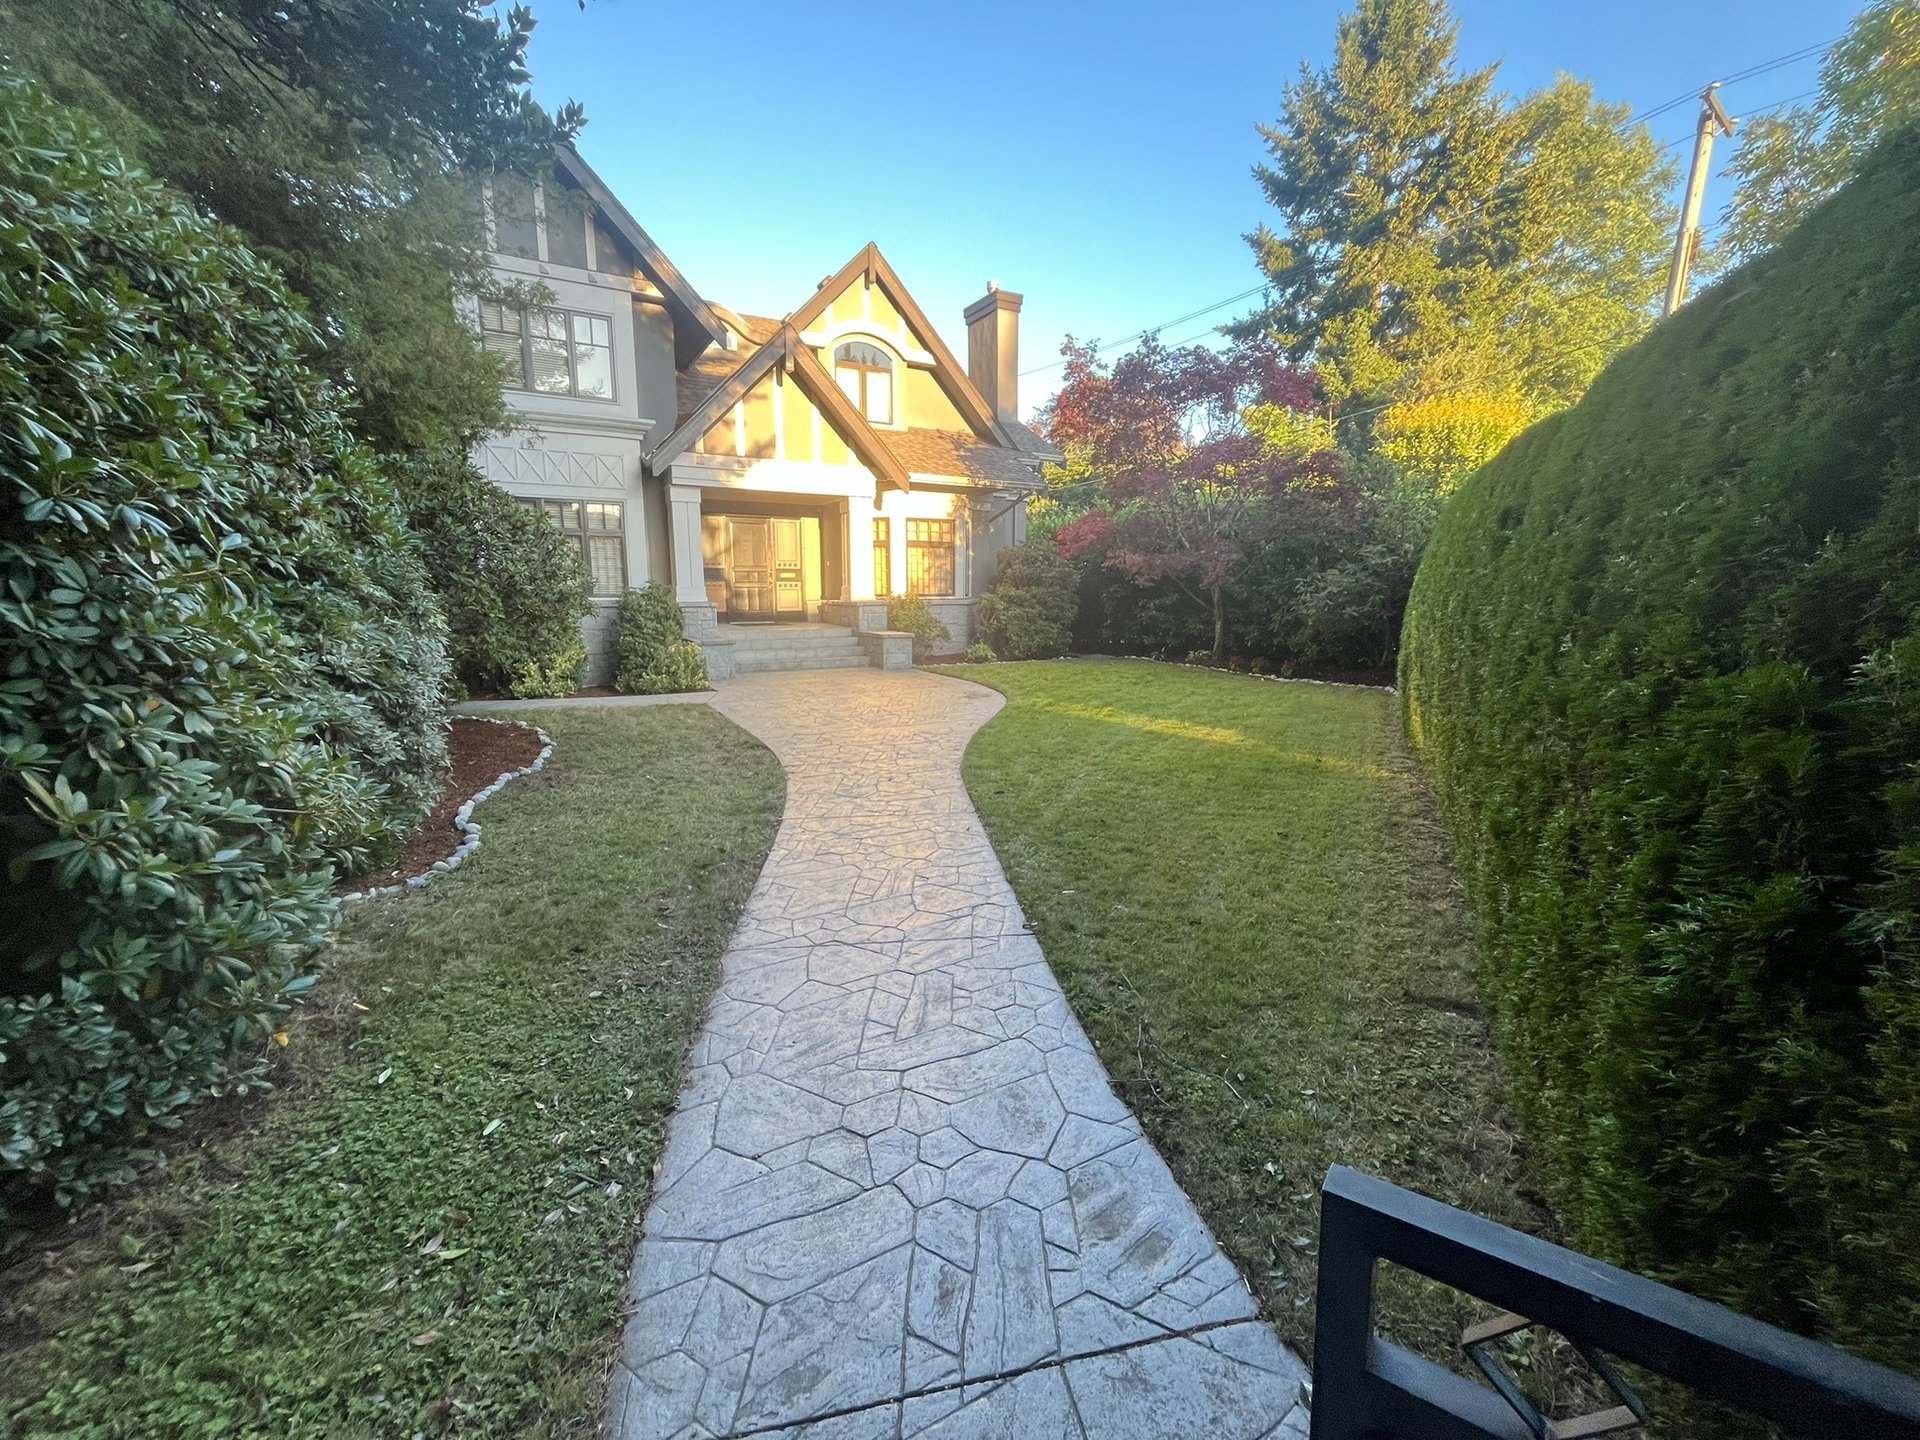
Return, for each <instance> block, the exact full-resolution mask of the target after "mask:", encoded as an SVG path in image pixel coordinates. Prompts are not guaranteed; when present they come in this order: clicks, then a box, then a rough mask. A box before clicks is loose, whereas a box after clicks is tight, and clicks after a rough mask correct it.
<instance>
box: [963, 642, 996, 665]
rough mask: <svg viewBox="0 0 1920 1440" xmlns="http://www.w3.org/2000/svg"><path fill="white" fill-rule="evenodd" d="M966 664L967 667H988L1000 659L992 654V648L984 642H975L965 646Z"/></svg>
mask: <svg viewBox="0 0 1920 1440" xmlns="http://www.w3.org/2000/svg"><path fill="white" fill-rule="evenodd" d="M965 658H966V662H967V664H969V665H989V664H992V663H993V662H994V661H995V660H998V659H999V658H1000V657H999V656H998V655H996V654H994V653H993V646H991V645H989V644H987V643H986V642H985V641H982V640H976V641H974V642H973V644H971V645H969V646H967V653H966V657H965Z"/></svg>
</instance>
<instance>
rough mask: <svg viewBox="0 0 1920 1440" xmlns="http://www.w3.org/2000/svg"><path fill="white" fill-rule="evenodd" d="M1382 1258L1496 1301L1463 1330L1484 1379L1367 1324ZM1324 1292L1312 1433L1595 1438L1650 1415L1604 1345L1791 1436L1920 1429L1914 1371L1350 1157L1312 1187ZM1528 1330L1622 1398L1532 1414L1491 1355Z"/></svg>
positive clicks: (1902, 1434) (1361, 1437)
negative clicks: (1576, 1357)
mask: <svg viewBox="0 0 1920 1440" xmlns="http://www.w3.org/2000/svg"><path fill="white" fill-rule="evenodd" d="M1382 1260H1384V1261H1387V1262H1388V1263H1390V1264H1393V1265H1398V1266H1400V1267H1401V1268H1403V1269H1406V1270H1411V1271H1414V1272H1415V1273H1417V1274H1421V1275H1426V1276H1429V1277H1431V1278H1432V1279H1435V1280H1438V1281H1440V1282H1441V1283H1442V1284H1444V1285H1449V1286H1452V1287H1453V1288H1454V1289H1456V1290H1459V1291H1462V1292H1464V1293H1465V1294H1468V1295H1472V1296H1475V1297H1477V1298H1478V1299H1481V1300H1484V1301H1486V1302H1488V1303H1489V1304H1491V1305H1494V1306H1498V1307H1499V1308H1500V1310H1501V1311H1503V1312H1505V1313H1503V1314H1502V1315H1500V1316H1498V1317H1496V1318H1495V1319H1493V1320H1491V1321H1488V1322H1487V1323H1485V1324H1483V1325H1476V1326H1474V1327H1473V1328H1472V1329H1470V1330H1469V1331H1468V1332H1467V1333H1466V1335H1464V1336H1463V1337H1462V1343H1463V1344H1464V1345H1465V1346H1466V1347H1467V1351H1468V1353H1469V1354H1470V1355H1471V1356H1472V1358H1473V1359H1474V1361H1475V1363H1476V1364H1477V1365H1478V1366H1479V1368H1480V1369H1481V1371H1482V1372H1483V1373H1484V1374H1486V1376H1487V1378H1488V1381H1489V1385H1480V1384H1477V1383H1475V1382H1474V1381H1472V1380H1469V1379H1467V1378H1466V1377H1465V1376H1463V1375H1457V1374H1455V1373H1454V1372H1453V1371H1451V1370H1448V1369H1446V1368H1445V1367H1443V1366H1441V1365H1437V1364H1435V1363H1434V1362H1433V1361H1431V1360H1428V1359H1426V1358H1424V1357H1422V1356H1419V1355H1416V1354H1414V1353H1413V1352H1412V1351H1410V1350H1406V1349H1403V1348H1402V1347H1400V1346H1398V1345H1394V1344H1392V1343H1391V1342H1389V1341H1386V1340H1383V1339H1381V1338H1379V1337H1378V1336H1376V1335H1375V1334H1374V1333H1373V1284H1374V1271H1375V1268H1376V1265H1377V1263H1378V1262H1380V1261H1382ZM1317 1303H1318V1307H1319V1314H1318V1320H1317V1324H1316V1328H1315V1332H1314V1364H1313V1440H1399V1437H1407V1440H1414V1437H1417V1440H1574V1437H1580V1436H1592V1435H1603V1434H1606V1433H1608V1432H1609V1431H1612V1430H1617V1429H1622V1428H1624V1427H1627V1426H1631V1425H1635V1424H1638V1423H1639V1422H1640V1421H1641V1420H1643V1419H1645V1418H1646V1417H1645V1413H1644V1410H1643V1409H1642V1407H1641V1404H1640V1401H1639V1399H1638V1397H1636V1396H1635V1395H1634V1394H1633V1392H1632V1390H1631V1389H1630V1388H1628V1386H1627V1385H1626V1382H1625V1381H1624V1380H1623V1379H1622V1378H1621V1377H1620V1376H1619V1375H1618V1374H1617V1373H1615V1372H1614V1370H1613V1367H1612V1366H1611V1364H1610V1363H1609V1362H1608V1359H1607V1357H1609V1356H1611V1357H1613V1358H1614V1359H1617V1360H1622V1361H1626V1362H1629V1363H1630V1364H1633V1365H1638V1366H1642V1367H1644V1368H1645V1369H1647V1370H1649V1371H1652V1372H1654V1373H1655V1374H1659V1375H1664V1376H1666V1377H1668V1378H1669V1379H1671V1380H1675V1381H1677V1382H1679V1383H1680V1384H1682V1385H1684V1386H1686V1387H1687V1388H1689V1389H1691V1390H1694V1391H1696V1392H1698V1393H1700V1394H1702V1395H1705V1396H1710V1397H1712V1398H1713V1399H1716V1400H1720V1401H1724V1402H1726V1403H1728V1404H1731V1405H1734V1406H1736V1407H1738V1408H1739V1409H1741V1410H1744V1411H1746V1412H1748V1413H1750V1414H1753V1415H1758V1416H1761V1417H1763V1418H1765V1419H1768V1420H1772V1421H1776V1422H1778V1423H1779V1424H1781V1425H1784V1426H1785V1427H1787V1429H1788V1430H1789V1431H1790V1432H1791V1433H1793V1434H1795V1435H1809V1436H1846V1437H1848V1440H1883V1437H1884V1440H1892V1437H1899V1440H1916V1437H1920V1381H1915V1380H1913V1379H1910V1378H1908V1377H1907V1376H1905V1375H1901V1374H1899V1373H1897V1372H1896V1371H1893V1370H1889V1369H1886V1368H1885V1367H1883V1366H1880V1365H1874V1364H1871V1363H1869V1362H1868V1361H1865V1360H1862V1359H1859V1358H1858V1357H1857V1356H1853V1355H1849V1354H1847V1353H1846V1352H1844V1351H1841V1350H1836V1349H1834V1348H1833V1347H1831V1346H1828V1345H1822V1344H1820V1343H1818V1342H1817V1341H1813V1340H1808V1339H1806V1338H1804V1337H1802V1336H1799V1335H1793V1334H1789V1333H1788V1332H1787V1331H1784V1330H1779V1329H1776V1328H1774V1327H1773V1326H1771V1325H1765V1324H1762V1323H1761V1322H1760V1321H1758V1320H1753V1319H1750V1318H1749V1317H1747V1316H1745V1315H1740V1314H1736V1313H1735V1312H1734V1311H1732V1310H1728V1309H1726V1308H1725V1307H1724V1306H1720V1305H1715V1304H1712V1303H1710V1302H1708V1301H1705V1300H1701V1299H1698V1298H1697V1297H1695V1296H1692V1295H1687V1294H1683V1293H1682V1292H1681V1291H1678V1290H1674V1289H1671V1288H1670V1287H1668V1286H1665V1285H1661V1284H1657V1283H1656V1282H1654V1281H1652V1280H1648V1279H1646V1278H1644V1277H1643V1276H1639V1275H1633V1274H1629V1273H1628V1272H1627V1271H1625V1270H1619V1269H1615V1268H1614V1267H1613V1266H1611V1265H1606V1264H1602V1263H1601V1262H1600V1261H1598V1260H1594V1259H1590V1258H1589V1257H1587V1256H1585V1255H1579V1254H1576V1253H1574V1252H1573V1251H1571V1250H1565V1249H1562V1248H1561V1247H1560V1246H1558V1245H1553V1244H1549V1243H1548V1242H1547V1241H1545V1240H1540V1239H1536V1238H1535V1237H1533V1236H1531V1235H1522V1234H1521V1233H1520V1232H1519V1231H1517V1230H1509V1229H1508V1228H1507V1227H1506V1226H1504V1225H1498V1224H1495V1223H1494V1222H1493V1221H1491V1220H1488V1219H1485V1218H1484V1217H1482V1216H1479V1215H1471V1214H1468V1213H1467V1212H1466V1211H1464V1210H1456V1209H1454V1208H1453V1207H1452V1206H1451V1205H1443V1204H1441V1203H1440V1202H1439V1201H1437V1200H1429V1199H1427V1198H1426V1197H1425V1196H1424V1195H1415V1194H1413V1193H1412V1192H1411V1191H1408V1190H1402V1189H1401V1188H1400V1187H1399V1186H1397V1185H1389V1184H1388V1183H1387V1182H1386V1181H1384V1180H1377V1179H1375V1178H1374V1177H1373V1176H1371V1175H1363V1174H1361V1173H1360V1172H1359V1171H1357V1170H1349V1169H1347V1168H1346V1167H1345V1166H1344V1165H1336V1166H1334V1167H1333V1169H1332V1170H1330V1171H1329V1172H1328V1173H1327V1179H1326V1184H1325V1185H1324V1186H1322V1187H1321V1192H1320V1280H1319V1289H1318V1301H1317ZM1528 1326H1544V1327H1545V1328H1547V1329H1550V1330H1554V1331H1557V1332H1558V1333H1559V1334H1561V1335H1563V1336H1565V1337H1566V1338H1567V1339H1568V1340H1569V1341H1571V1342H1572V1343H1573V1345H1574V1346H1575V1348H1576V1349H1578V1350H1579V1351H1580V1353H1581V1354H1582V1355H1584V1356H1586V1357H1587V1359H1588V1360H1589V1361H1590V1362H1592V1363H1593V1364H1594V1366H1595V1368H1596V1369H1597V1370H1598V1371H1599V1373H1600V1374H1601V1376H1602V1377H1603V1378H1604V1379H1605V1380H1606V1381H1607V1383H1608V1384H1609V1385H1611V1386H1613V1387H1614V1389H1615V1391H1616V1393H1617V1395H1618V1399H1619V1404H1617V1405H1615V1406H1612V1407H1610V1408H1607V1409H1603V1410H1601V1411H1599V1412H1597V1413H1595V1414H1593V1415H1588V1416H1583V1417H1580V1418H1578V1419H1573V1420H1558V1421H1556V1420H1550V1419H1547V1418H1546V1417H1544V1416H1542V1415H1540V1414H1539V1413H1538V1412H1537V1411H1536V1410H1535V1409H1534V1407H1533V1406H1532V1405H1531V1404H1530V1403H1529V1402H1528V1400H1527V1398H1526V1396H1525V1395H1524V1394H1523V1393H1522V1392H1521V1390H1520V1388H1519V1387H1518V1386H1517V1385H1516V1384H1515V1383H1514V1382H1513V1380H1512V1378H1511V1377H1510V1376H1508V1374H1507V1373H1506V1371H1505V1370H1504V1369H1503V1368H1502V1367H1501V1365H1500V1363H1499V1360H1498V1358H1497V1356H1496V1355H1495V1354H1494V1352H1493V1342H1494V1341H1497V1340H1498V1339H1500V1338H1501V1337H1502V1336H1505V1335H1507V1334H1511V1333H1512V1332H1514V1331H1516V1330H1519V1329H1522V1328H1526V1327H1528ZM1603 1352H1604V1353H1603ZM1489 1386H1491V1388H1489Z"/></svg>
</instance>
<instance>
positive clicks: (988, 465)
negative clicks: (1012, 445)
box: [874, 426, 1038, 486]
mask: <svg viewBox="0 0 1920 1440" xmlns="http://www.w3.org/2000/svg"><path fill="white" fill-rule="evenodd" d="M1022 428H1023V429H1024V428H1025V427H1024V426H1023V427H1022ZM874 433H875V434H876V435H878V436H879V437H880V443H881V444H883V445H885V446H886V447H887V449H889V450H891V451H892V452H893V455H894V458H896V459H897V460H899V462H900V463H901V465H903V466H904V467H905V468H906V469H907V471H908V473H910V474H914V475H955V476H961V477H964V478H965V479H968V480H980V481H984V482H986V483H988V484H992V485H1022V486H1033V485H1036V484H1037V483H1038V482H1037V481H1036V479H1035V477H1034V473H1033V466H1032V464H1031V463H1030V462H1028V461H1026V460H1023V459H1022V458H1021V457H1020V455H1019V454H1017V453H1016V452H1014V451H1011V450H1009V449H1008V448H1007V447H1006V446H1004V445H994V444H991V443H989V442H987V441H985V440H982V439H980V438H979V437H978V436H977V435H972V434H969V433H968V432H966V431H964V430H915V429H907V430H876V431H875V432H874Z"/></svg>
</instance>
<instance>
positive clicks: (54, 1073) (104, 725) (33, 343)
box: [0, 72, 446, 1200]
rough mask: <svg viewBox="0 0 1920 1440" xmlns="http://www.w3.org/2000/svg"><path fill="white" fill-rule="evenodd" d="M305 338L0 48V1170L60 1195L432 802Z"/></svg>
mask: <svg viewBox="0 0 1920 1440" xmlns="http://www.w3.org/2000/svg"><path fill="white" fill-rule="evenodd" d="M315 339H316V337H315V335H314V333H313V331H312V329H311V328H310V327H309V325H308V324H307V322H306V320H305V318H304V317H303V315H302V312H301V310H300V308H299V306H298V304H297V303H296V302H295V301H294V300H293V299H292V298H291V297H290V296H289V294H288V293H287V291H286V290H285V289H284V287H283V286H282V285H281V282H280V280H279V277H278V276H277V274H276V273H275V272H274V271H273V270H272V268H271V267H270V266H268V265H266V264H265V263H263V262H262V261H260V260H258V259H257V258H256V257H254V256H253V255H252V254H251V253H250V252H248V251H247V250H246V249H245V248H244V247H243V246H242V245H241V244H240V243H239V242H238V241H237V240H236V238H235V237H234V236H233V234H232V233H231V232H230V231H227V230H225V229H222V228H220V227H217V226H214V225H211V224H209V223H207V222H206V221H204V220H202V219H201V218H199V217H198V216H197V215H196V214H195V213H194V212H193V210H192V209H191V208H190V207H189V206H188V205H187V204H186V203H185V202H184V201H182V200H181V199H179V198H178V197H176V196H174V195H173V194H171V193H170V192H169V191H167V190H166V188H165V187H164V186H162V185H160V184H158V183H157V182H155V181H153V180H152V179H150V178H148V177H147V176H145V175H143V174H141V173H140V172H139V171H137V170H134V169H131V168H130V167H128V166H127V165H126V164H125V163H123V162H122V161H121V160H120V159H118V158H117V157H116V156H115V155H114V154H113V153H112V151H111V150H110V149H109V148H108V147H107V146H106V145H105V144H104V142H103V141H102V140H101V139H100V137H99V135H98V134H97V133H96V132H94V131H93V130H92V129H91V128H89V127H88V126H87V125H86V124H85V123H84V122H83V121H81V120H79V119H78V118H77V117H75V116H74V115H72V114H71V113H69V112H66V111H62V110H60V109H58V108H57V107H55V106H53V105H52V104H50V103H49V102H47V101H46V100H45V98H44V97H43V96H42V95H41V94H40V92H39V91H38V90H37V89H35V88H34V87H32V86H29V85H28V84H26V83H24V82H22V81H20V80H17V79H13V78H10V77H8V76H6V75H5V74H4V72H0V417H4V420H0V860H3V861H4V862H5V864H6V866H7V882H8V883H7V885H6V887H5V888H4V889H0V937H3V938H0V946H4V961H5V963H4V965H3V966H0V1180H6V1179H13V1180H15V1181H16V1183H17V1182H18V1179H19V1177H20V1176H22V1175H25V1176H28V1177H33V1178H34V1180H35V1181H37V1182H38V1183H39V1184H41V1185H43V1186H51V1187H52V1188H53V1189H54V1190H55V1191H56V1192H57V1194H58V1196H59V1197H60V1198H61V1199H62V1200H70V1199H72V1198H74V1197H75V1196H77V1195H79V1194H81V1193H83V1192H84V1191H85V1190H86V1189H87V1188H89V1187H90V1186H92V1185H95V1184H98V1183H100V1182H102V1181H106V1180H111V1179H116V1178H120V1177H123V1176H125V1175H126V1174H127V1173H128V1171H129V1166H130V1162H131V1160H132V1159H133V1158H134V1157H135V1156H136V1155H137V1154H138V1147H139V1145H140V1143H141V1141H142V1139H143V1138H144V1137H145V1136H147V1135H148V1134H149V1133H150V1132H151V1131H152V1130H153V1129H154V1128H156V1127H163V1126H166V1125H169V1124H172V1123H176V1112H178V1111H179V1110H180V1109H181V1108H182V1107H183V1106H185V1105H187V1104H188V1103H190V1102H191V1101H192V1100H194V1099H195V1098H197V1097H198V1096H200V1095H202V1094H205V1093H206V1092H208V1091H209V1090H212V1089H215V1088H218V1087H220V1086H222V1085H226V1084H230V1083H233V1082H235V1081H236V1080H238V1079H240V1078H242V1077H245V1076H247V1075H249V1074H251V1073H253V1072H254V1071H255V1070H256V1069H257V1067H258V1065H259V1062H260V1060H261V1057H262V1055H263V1052H264V1049H265V1045H266V1042H267V1036H268V1033H269V1031H270V1030H271V1029H272V1028H273V1024H274V1017H275V1016H276V1014H277V1013H278V1012H279V1011H281V1010H283V1009H284V1008H285V1003H286V997H287V996H288V995H290V994H292V993H293V992H295V991H296V990H298V989H300V988H302V987H303V986H304V985H305V984H306V983H307V981H306V978H305V972H306V970H307V969H308V968H309V967H308V961H309V958H310V957H311V955H312V954H313V952H314V949H315V947H316V946H317V945H318V944H319V942H321V941H322V940H323V939H324V938H325V937H326V935H327V933H328V930H329V929H330V927H331V925H332V924H333V920H334V915H335V906H334V903H333V901H332V899H331V898H330V893H329V892H330V890H331V888H332V886H333V883H334V878H335V874H336V871H337V870H339V869H353V868H356V867H360V866H363V865H366V864H368V863H370V862H371V861H372V860H374V859H375V858H378V857H379V856H380V855H382V854H383V853H384V852H386V851H388V850H390V849H392V848H394V847H395V846H396V845H397V844H398V843H399V841H400V839H401V837H402V836H403V835H404V833H405V831H406V830H407V829H409V828H410V827H411V826H412V825H413V824H414V823H415V822H416V821H417V820H418V819H419V817H420V816H421V815H422V814H423V813H424V812H425V810H426V808H427V807H428V806H429V805H430V804H431V802H432V800H433V797H434V792H435V790H436V787H437V784H438V780H439V776H440V773H441V772H442V770H443V769H444V767H445V761H446V742H445V732H444V728H443V718H442V713H441V709H442V691H443V686H444V682H445V677H446V649H445V627H444V624H443V622H442V621H441V619H440V615H439V612H438V609H437V607H436V606H435V604H434V601H433V597H432V593H431V591H430V589H429V587H428V584H427V578H426V574H425V571H424V569H423V568H422V566H421V564H420V561H419V558H418V556H417V555H416V554H415V553H414V550H413V548H412V542H411V540H410V538H409V536H408V534H407V531H406V528H405V525H404V523H403V521H402V518H401V515H400V512H399V508H398V506H397V504H396V503H395V501H394V498H393V495H392V491H391V489H390V488H389V486H388V484H387V482H386V480H385V479H384V477H383V476H382V475H381V474H380V472H379V471H378V470H377V469H376V468H375V466H374V464H373V463H372V461H371V458H370V457H369V456H368V455H367V454H366V452H364V451H363V450H361V449H360V448H359V447H358V446H356V445H355V444H354V442H353V441H352V439H351V438H350V436H349V435H348V433H347V431H346V430H345V428H344V427H343V426H342V424H341V421H340V419H339V416H338V413H337V404H338V397H337V395H336V394H335V393H334V392H333V391H332V390H331V389H330V388H329V386H328V385H327V384H326V382H325V381H324V380H323V379H322V378H321V377H320V376H319V375H318V374H317V373H315V372H314V371H313V370H312V369H310V368H309V367H308V364H307V358H306V357H307V355H308V354H309V353H310V351H311V349H312V347H313V345H314V341H315ZM7 1188H8V1189H9V1190H12V1189H14V1188H15V1187H14V1186H8V1187H7Z"/></svg>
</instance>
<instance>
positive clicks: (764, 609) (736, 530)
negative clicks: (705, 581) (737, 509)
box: [725, 515, 807, 620]
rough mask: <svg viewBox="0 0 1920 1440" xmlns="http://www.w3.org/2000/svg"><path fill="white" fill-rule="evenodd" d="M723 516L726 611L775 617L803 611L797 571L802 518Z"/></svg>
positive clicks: (732, 614)
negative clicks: (724, 529) (724, 528)
mask: <svg viewBox="0 0 1920 1440" xmlns="http://www.w3.org/2000/svg"><path fill="white" fill-rule="evenodd" d="M725 519H726V575H727V579H726V585H727V615H728V617H729V618H730V619H734V620H777V619H780V618H782V617H783V616H784V617H786V618H788V619H793V618H797V617H800V616H804V615H805V614H806V613H807V596H806V587H805V585H804V583H803V580H802V573H801V545H800V521H799V519H798V517H789V516H782V515H769V516H760V515H729V516H726V517H725Z"/></svg>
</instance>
